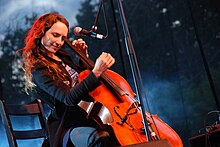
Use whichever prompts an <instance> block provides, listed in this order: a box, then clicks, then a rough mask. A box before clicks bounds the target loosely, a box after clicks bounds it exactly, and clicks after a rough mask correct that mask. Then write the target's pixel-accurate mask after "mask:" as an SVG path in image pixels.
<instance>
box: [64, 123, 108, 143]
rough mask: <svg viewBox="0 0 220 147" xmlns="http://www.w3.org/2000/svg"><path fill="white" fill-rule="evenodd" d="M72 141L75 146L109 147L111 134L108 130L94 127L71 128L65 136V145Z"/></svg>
mask: <svg viewBox="0 0 220 147" xmlns="http://www.w3.org/2000/svg"><path fill="white" fill-rule="evenodd" d="M68 141H69V142H71V143H73V144H74V146H75V147H109V146H110V142H109V141H110V136H109V133H108V132H106V131H101V130H97V129H96V128H93V127H77V128H74V129H69V130H68V131H67V132H66V133H65V135H64V137H63V145H62V146H63V147H66V146H68V145H67V144H69V143H68Z"/></svg>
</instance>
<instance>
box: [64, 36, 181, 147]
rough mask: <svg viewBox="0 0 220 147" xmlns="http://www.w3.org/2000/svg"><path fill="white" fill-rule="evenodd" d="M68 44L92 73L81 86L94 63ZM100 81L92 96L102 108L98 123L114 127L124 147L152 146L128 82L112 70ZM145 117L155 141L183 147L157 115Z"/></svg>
mask: <svg viewBox="0 0 220 147" xmlns="http://www.w3.org/2000/svg"><path fill="white" fill-rule="evenodd" d="M64 41H65V42H66V43H67V45H68V46H69V47H70V48H71V49H72V50H73V52H74V53H75V54H76V55H77V56H78V57H79V58H80V59H81V60H82V61H83V62H84V64H86V65H87V67H88V70H85V71H83V72H81V73H80V74H79V77H78V80H79V82H80V81H82V80H83V79H84V78H85V77H86V76H87V75H88V74H89V73H90V72H91V71H90V70H91V69H92V68H93V67H94V63H93V61H92V60H91V59H90V58H88V57H86V56H85V55H84V54H83V53H82V52H81V51H79V50H78V49H77V48H76V47H75V46H73V45H72V44H71V42H70V41H69V40H68V39H67V38H66V37H65V38H64ZM100 81H101V85H100V86H99V87H97V88H96V89H95V90H93V91H92V92H90V93H89V95H90V96H91V97H92V98H93V99H94V101H95V102H96V104H97V105H98V107H99V111H95V113H98V114H97V116H99V117H98V119H96V118H95V121H96V122H97V123H98V124H99V125H100V127H102V124H107V125H110V126H111V127H112V129H113V131H114V134H115V137H116V138H117V140H118V142H119V143H120V145H122V146H124V145H130V144H138V143H144V142H148V141H149V140H148V139H147V138H146V135H145V133H144V130H143V129H144V125H143V122H142V116H141V113H140V109H139V104H138V101H137V100H136V99H135V96H136V94H135V93H134V92H133V91H132V89H131V87H130V85H129V84H128V82H127V81H126V80H125V79H124V78H123V77H121V76H120V75H119V74H117V73H115V72H113V71H111V70H106V71H105V72H104V73H103V74H102V75H101V77H100ZM94 104H95V103H93V105H94ZM81 106H82V108H83V107H84V110H85V109H87V108H88V107H93V106H91V105H90V104H89V105H88V106H83V105H81ZM85 107H86V108H85ZM89 111H90V110H89ZM106 111H107V112H106ZM93 113H94V112H93ZM145 114H146V119H147V121H148V125H147V127H148V128H149V130H150V133H151V138H152V140H160V139H166V140H168V142H169V143H170V144H171V145H172V147H182V146H183V144H182V141H181V139H180V137H179V136H178V134H177V133H176V132H175V131H174V130H173V129H172V128H171V127H170V126H169V125H167V124H166V123H165V122H163V121H162V120H161V119H160V118H159V117H158V116H157V115H151V114H149V113H148V112H145ZM154 130H157V131H156V132H155V131H154Z"/></svg>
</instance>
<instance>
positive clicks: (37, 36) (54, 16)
mask: <svg viewBox="0 0 220 147" xmlns="http://www.w3.org/2000/svg"><path fill="white" fill-rule="evenodd" d="M56 22H62V23H64V24H65V25H66V26H67V28H69V23H68V21H67V20H66V19H65V18H64V17H63V16H62V15H60V14H58V13H47V14H44V15H42V16H40V17H39V18H38V19H36V21H35V22H34V24H33V25H32V27H31V28H30V29H29V31H28V33H27V35H26V38H25V46H24V48H23V52H22V62H21V64H22V67H23V68H24V70H25V76H26V83H25V90H26V92H27V90H28V89H31V88H32V87H33V86H34V84H33V83H32V74H31V71H32V69H33V68H34V67H35V66H36V65H37V63H39V62H41V63H43V64H45V65H47V66H50V67H48V68H49V69H51V68H52V69H54V71H55V72H56V74H58V72H61V71H60V70H59V68H58V67H57V66H56V65H55V64H54V63H49V62H50V61H48V60H46V59H45V58H44V57H43V56H42V53H41V51H40V42H41V38H42V37H43V36H44V34H45V33H46V31H48V30H49V29H50V28H51V27H52V25H53V24H55V23H56ZM60 75H62V74H60ZM58 76H59V74H58ZM61 77H62V76H61Z"/></svg>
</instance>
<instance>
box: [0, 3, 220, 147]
mask: <svg viewBox="0 0 220 147" xmlns="http://www.w3.org/2000/svg"><path fill="white" fill-rule="evenodd" d="M63 3H65V2H64V1H63ZM122 3H123V9H124V12H125V16H126V20H127V25H128V27H129V32H130V36H131V39H132V43H133V46H134V50H135V53H136V57H137V61H138V65H139V68H140V72H141V76H142V82H143V84H144V87H145V92H146V96H143V101H144V105H145V108H146V111H149V109H148V108H147V107H146V104H147V102H148V104H149V106H150V111H151V112H152V114H158V116H159V118H161V119H162V120H163V121H164V122H166V123H167V124H168V125H169V126H171V127H172V128H173V129H174V130H175V131H176V132H177V133H178V134H179V136H180V137H181V139H182V140H183V142H184V146H189V141H188V139H189V138H190V137H193V136H196V135H198V134H199V133H203V132H204V131H205V128H206V127H207V126H211V125H213V124H215V123H216V121H217V113H215V112H214V113H211V114H209V115H208V113H209V112H211V111H214V110H218V108H217V106H218V105H219V103H218V101H220V98H219V97H220V76H219V74H220V60H219V59H220V54H219V52H220V50H219V47H220V13H219V11H220V1H219V0H194V1H190V0H184V1H183V0H182V1H181V0H176V1H168V0H163V1H162V0H124V1H122ZM98 6H99V2H98V1H95V0H94V1H92V0H82V1H81V6H80V7H79V8H78V12H77V15H76V20H77V24H75V25H78V26H81V27H82V28H85V29H87V30H90V29H91V26H92V25H93V24H94V21H95V17H96V14H97V10H98ZM104 8H105V15H106V19H107V26H108V33H109V34H108V37H107V39H104V40H96V39H92V38H88V37H83V39H84V40H86V41H87V44H88V46H89V54H90V56H91V58H92V59H93V60H95V59H96V58H97V57H98V55H100V54H101V52H103V51H105V52H109V53H111V54H112V56H114V57H115V58H116V63H115V65H114V66H113V67H112V68H111V69H112V70H113V71H115V72H117V73H119V74H120V75H122V76H123V77H124V78H125V79H126V80H127V81H128V82H129V84H130V85H131V87H132V89H133V90H134V92H136V91H135V87H134V81H133V77H132V72H131V66H130V64H129V60H128V55H127V50H126V46H125V42H124V41H125V40H124V34H123V27H122V23H121V19H120V13H119V9H118V4H117V1H114V0H113V1H111V0H104ZM51 11H56V9H52V10H51V9H50V10H46V12H51ZM69 11H70V12H71V10H69ZM42 14H43V13H38V12H35V11H34V10H33V11H32V13H31V14H25V15H24V17H22V19H19V20H18V23H20V24H23V26H22V27H21V25H18V26H17V27H16V28H14V29H12V28H11V26H10V25H8V26H7V27H5V28H1V30H4V37H1V40H0V42H1V46H0V51H1V54H0V55H1V56H0V68H1V69H0V77H1V84H2V88H1V95H2V98H3V99H4V100H5V101H6V102H7V103H27V102H30V101H32V100H33V97H32V96H31V95H27V94H26V93H25V92H24V90H23V81H24V77H23V75H22V73H23V72H22V69H21V68H20V66H19V64H20V56H19V54H17V53H16V51H17V50H18V49H20V48H22V47H23V46H24V44H23V38H24V34H25V33H26V31H27V28H28V27H29V26H30V25H31V24H32V23H33V21H34V20H35V19H36V18H37V17H38V16H40V15H42ZM61 14H62V13H61ZM103 18H104V15H103V12H101V13H100V17H99V21H98V30H97V32H98V33H101V34H106V28H105V21H104V19H103ZM75 25H74V26H75ZM74 26H72V27H74ZM70 30H73V28H71V29H70ZM69 37H70V38H71V39H75V36H74V35H73V34H72V31H71V33H70V34H69ZM67 50H68V49H67ZM68 51H69V50H68ZM201 51H203V52H204V55H205V60H206V61H207V63H208V64H207V66H205V65H204V57H203V56H202V54H201ZM73 57H74V56H73ZM74 58H75V57H74ZM207 69H208V70H209V71H210V77H211V80H213V84H214V85H212V86H210V79H209V78H210V77H209V76H207V74H208V73H207ZM213 87H214V88H215V89H213ZM213 91H215V92H216V96H215V95H214V94H213ZM142 92H143V93H144V90H142ZM45 110H46V112H47V107H45ZM26 122H27V120H26V121H25V122H23V121H19V122H16V125H17V126H18V127H21V126H26V127H27V126H28V125H27V124H25V123H26ZM31 126H33V127H36V125H31ZM0 131H1V132H3V133H0V140H4V141H3V142H2V141H0V146H6V144H7V141H6V136H5V134H4V130H3V127H2V125H0ZM35 145H36V144H35ZM26 146H28V145H26Z"/></svg>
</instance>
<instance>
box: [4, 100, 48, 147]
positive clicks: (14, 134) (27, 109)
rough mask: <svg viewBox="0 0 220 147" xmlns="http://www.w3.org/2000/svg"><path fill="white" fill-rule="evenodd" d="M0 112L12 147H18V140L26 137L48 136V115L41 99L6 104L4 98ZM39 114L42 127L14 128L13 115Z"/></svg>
mask: <svg viewBox="0 0 220 147" xmlns="http://www.w3.org/2000/svg"><path fill="white" fill-rule="evenodd" d="M0 114H1V118H2V123H3V126H4V128H5V131H6V135H7V138H8V142H9V146H10V147H17V146H18V144H17V141H16V140H18V139H20V140H26V139H36V138H45V139H47V137H48V128H47V125H46V117H45V114H44V110H43V106H42V103H41V100H40V99H35V101H34V102H33V103H30V104H19V105H18V104H16V105H15V104H5V102H4V100H0ZM12 115H14V116H38V118H39V122H40V126H41V128H40V129H35V130H14V129H13V126H12V122H11V116H12Z"/></svg>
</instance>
